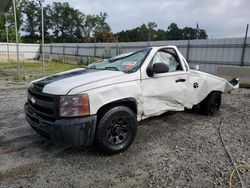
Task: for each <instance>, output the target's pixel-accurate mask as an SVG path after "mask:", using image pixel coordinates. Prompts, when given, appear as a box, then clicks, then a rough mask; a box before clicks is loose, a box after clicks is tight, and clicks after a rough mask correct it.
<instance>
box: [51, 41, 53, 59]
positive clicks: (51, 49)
mask: <svg viewBox="0 0 250 188" xmlns="http://www.w3.org/2000/svg"><path fill="white" fill-rule="evenodd" d="M52 45H53V44H52V43H51V44H50V56H52V48H53V47H52Z"/></svg>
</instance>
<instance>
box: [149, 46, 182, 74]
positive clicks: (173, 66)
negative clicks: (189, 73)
mask: <svg viewBox="0 0 250 188" xmlns="http://www.w3.org/2000/svg"><path fill="white" fill-rule="evenodd" d="M152 61H153V62H152V65H153V64H154V63H165V64H167V65H168V67H169V72H175V71H180V70H183V69H182V66H181V63H180V62H179V60H178V58H177V55H176V54H175V53H174V52H171V51H169V50H161V51H158V52H156V54H155V56H154V58H153V60H152Z"/></svg>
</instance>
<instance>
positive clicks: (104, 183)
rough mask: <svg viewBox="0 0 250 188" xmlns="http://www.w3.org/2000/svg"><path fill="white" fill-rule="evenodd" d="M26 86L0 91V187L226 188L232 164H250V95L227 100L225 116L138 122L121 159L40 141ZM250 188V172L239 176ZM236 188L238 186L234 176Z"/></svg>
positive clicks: (169, 116)
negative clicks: (27, 107) (28, 113)
mask: <svg viewBox="0 0 250 188" xmlns="http://www.w3.org/2000/svg"><path fill="white" fill-rule="evenodd" d="M26 98H27V96H26V88H25V87H20V86H19V87H18V88H16V87H12V86H8V85H3V84H2V83H1V88H0V101H1V102H0V187H95V188H96V187H228V178H229V174H230V171H231V169H232V164H231V162H230V160H229V157H228V155H227V154H226V152H225V148H224V147H223V145H222V143H221V140H220V137H219V125H220V122H221V120H222V118H223V117H224V116H227V118H226V119H225V122H224V124H223V127H222V135H223V137H224V139H225V141H226V145H227V146H228V149H229V150H230V151H231V153H232V156H233V158H234V160H235V162H236V164H250V90H247V89H238V90H235V91H233V92H232V93H231V94H224V95H223V101H222V106H221V110H220V112H219V113H218V114H217V115H215V116H213V117H207V116H203V115H200V114H199V113H198V112H196V111H185V112H178V113H166V114H163V115H161V116H159V117H154V118H150V119H147V120H144V121H142V122H140V123H139V126H138V133H137V137H136V140H135V142H134V144H133V145H132V147H131V148H130V149H128V150H127V151H125V152H124V153H122V154H118V155H114V156H102V155H100V154H99V153H98V152H96V151H95V149H93V148H89V149H88V150H86V149H85V150H83V149H82V148H62V147H59V146H57V145H54V144H52V143H50V142H49V141H47V140H45V139H44V138H42V137H40V136H38V135H37V134H36V133H35V132H34V131H33V130H32V129H31V127H30V126H29V125H28V123H27V122H26V120H25V117H24V112H23V105H24V103H25V101H26ZM241 175H242V179H243V181H244V184H245V187H250V170H241ZM233 187H240V184H239V180H238V179H237V177H236V176H234V181H233Z"/></svg>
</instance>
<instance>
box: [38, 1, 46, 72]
mask: <svg viewBox="0 0 250 188" xmlns="http://www.w3.org/2000/svg"><path fill="white" fill-rule="evenodd" d="M38 1H39V4H40V6H41V22H42V23H41V24H42V33H41V35H42V64H43V68H42V74H43V76H45V64H44V18H43V2H44V0H38Z"/></svg>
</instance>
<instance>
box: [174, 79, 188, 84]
mask: <svg viewBox="0 0 250 188" xmlns="http://www.w3.org/2000/svg"><path fill="white" fill-rule="evenodd" d="M175 82H176V83H177V82H186V79H184V78H181V79H178V80H175Z"/></svg>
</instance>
